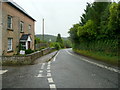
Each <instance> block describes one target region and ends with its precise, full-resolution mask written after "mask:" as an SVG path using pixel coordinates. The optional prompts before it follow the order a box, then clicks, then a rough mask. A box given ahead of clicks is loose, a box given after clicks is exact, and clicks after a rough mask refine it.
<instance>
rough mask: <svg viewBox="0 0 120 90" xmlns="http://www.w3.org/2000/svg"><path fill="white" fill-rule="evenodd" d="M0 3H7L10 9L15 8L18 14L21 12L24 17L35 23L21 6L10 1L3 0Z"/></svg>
mask: <svg viewBox="0 0 120 90" xmlns="http://www.w3.org/2000/svg"><path fill="white" fill-rule="evenodd" d="M2 2H7V3H8V4H9V5H11V6H12V7H14V8H16V9H17V10H19V11H20V12H22V13H23V14H24V15H26V16H27V17H29V18H30V19H32V20H33V21H36V20H35V19H34V18H32V17H31V16H30V15H29V14H28V13H27V12H26V11H25V10H24V9H23V8H22V7H21V6H19V5H18V4H17V3H15V2H14V1H12V0H3V1H2Z"/></svg>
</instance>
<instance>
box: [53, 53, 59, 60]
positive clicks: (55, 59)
mask: <svg viewBox="0 0 120 90" xmlns="http://www.w3.org/2000/svg"><path fill="white" fill-rule="evenodd" d="M58 54H59V51H58V53H57V54H56V55H55V57H54V59H53V61H54V62H55V60H56V57H57V55H58Z"/></svg>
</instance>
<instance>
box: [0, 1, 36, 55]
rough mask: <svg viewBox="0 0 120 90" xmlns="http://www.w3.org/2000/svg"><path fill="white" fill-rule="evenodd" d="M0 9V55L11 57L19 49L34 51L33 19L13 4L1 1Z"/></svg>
mask: <svg viewBox="0 0 120 90" xmlns="http://www.w3.org/2000/svg"><path fill="white" fill-rule="evenodd" d="M4 1H5V2H4ZM6 1H7V2H6ZM1 7H2V31H1V36H2V39H1V40H2V44H1V45H0V46H1V47H2V48H1V49H2V51H1V52H0V53H2V55H5V56H11V55H14V54H17V53H18V52H19V51H20V49H24V50H27V49H32V50H34V33H35V32H34V26H35V25H34V24H35V19H33V18H32V17H31V16H30V15H29V14H28V13H27V12H26V11H25V10H24V9H23V8H22V7H20V6H19V5H18V4H16V3H15V2H12V1H8V0H3V2H2V3H1Z"/></svg>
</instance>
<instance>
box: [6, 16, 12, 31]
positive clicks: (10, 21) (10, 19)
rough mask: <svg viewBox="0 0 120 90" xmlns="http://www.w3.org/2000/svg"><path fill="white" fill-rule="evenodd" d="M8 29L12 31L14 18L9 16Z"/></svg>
mask: <svg viewBox="0 0 120 90" xmlns="http://www.w3.org/2000/svg"><path fill="white" fill-rule="evenodd" d="M7 27H8V29H12V16H9V15H8V23H7Z"/></svg>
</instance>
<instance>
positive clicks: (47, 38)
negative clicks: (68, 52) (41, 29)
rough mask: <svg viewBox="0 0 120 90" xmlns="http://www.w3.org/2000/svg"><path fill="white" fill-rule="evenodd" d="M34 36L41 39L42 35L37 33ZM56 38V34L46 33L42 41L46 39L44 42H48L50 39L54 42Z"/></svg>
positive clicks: (64, 38)
mask: <svg viewBox="0 0 120 90" xmlns="http://www.w3.org/2000/svg"><path fill="white" fill-rule="evenodd" d="M36 37H37V38H40V39H41V38H42V35H41V34H37V35H36ZM56 38H57V36H54V35H47V34H45V35H44V41H46V42H50V40H51V42H56ZM61 38H62V39H63V40H67V38H66V37H61Z"/></svg>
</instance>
